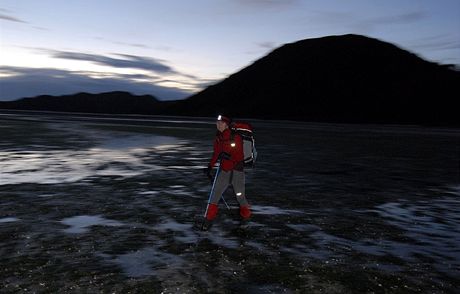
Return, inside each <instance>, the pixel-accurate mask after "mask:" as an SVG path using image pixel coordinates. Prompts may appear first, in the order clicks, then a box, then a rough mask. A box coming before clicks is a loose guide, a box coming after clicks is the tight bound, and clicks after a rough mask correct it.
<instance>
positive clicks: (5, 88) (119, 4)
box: [0, 0, 460, 100]
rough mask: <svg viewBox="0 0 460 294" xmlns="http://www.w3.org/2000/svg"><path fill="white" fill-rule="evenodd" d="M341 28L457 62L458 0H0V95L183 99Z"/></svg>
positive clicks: (441, 60) (459, 55) (459, 33)
mask: <svg viewBox="0 0 460 294" xmlns="http://www.w3.org/2000/svg"><path fill="white" fill-rule="evenodd" d="M349 33H353V34H362V35H366V36H369V37H374V38H377V39H380V40H382V41H386V42H390V43H393V44H395V45H397V46H399V47H401V48H403V49H406V50H409V51H411V52H413V53H416V54H417V55H419V56H420V57H422V58H424V59H427V60H429V61H434V62H438V63H442V64H456V65H460V1H459V0H431V1H416V0H398V1H396V0H375V1H366V0H347V1H345V0H246V1H245V0H194V1H188V0H187V1H186V0H183V1H175V0H164V1H163V0H160V1H150V0H149V1H147V0H132V1H127V0H125V1H122V0H78V1H62V0H40V1H36V0H0V100H12V99H17V98H21V97H31V96H37V95H41V94H51V95H62V94H73V93H77V92H89V93H100V92H108V91H116V90H119V91H129V92H131V93H133V94H152V95H154V96H156V97H157V98H159V99H167V100H169V99H181V98H185V97H187V96H189V95H191V94H192V93H195V92H197V91H199V90H202V89H204V88H205V87H206V86H208V85H210V84H213V83H216V82H218V81H220V80H222V79H224V78H225V77H227V76H228V75H230V74H232V73H235V72H236V71H238V70H240V69H242V68H244V67H246V66H247V65H249V64H250V63H252V62H253V61H255V60H257V59H259V58H261V57H263V56H265V55H266V54H267V53H269V52H270V51H271V50H273V49H275V48H276V47H279V46H281V45H283V44H285V43H291V42H295V41H298V40H301V39H307V38H316V37H323V36H328V35H342V34H349Z"/></svg>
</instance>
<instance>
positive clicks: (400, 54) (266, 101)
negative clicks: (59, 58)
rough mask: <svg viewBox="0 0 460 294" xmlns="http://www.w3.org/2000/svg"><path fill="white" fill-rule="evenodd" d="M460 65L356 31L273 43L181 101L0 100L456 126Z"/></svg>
mask: <svg viewBox="0 0 460 294" xmlns="http://www.w3.org/2000/svg"><path fill="white" fill-rule="evenodd" d="M459 85H460V72H457V71H454V70H452V69H449V68H448V66H444V65H439V64H436V63H433V62H428V61H425V60H423V59H421V58H419V57H418V56H416V55H415V54H412V53H410V52H408V51H405V50H402V49H401V48H398V47H397V46H395V45H393V44H390V43H387V42H383V41H380V40H377V39H373V38H368V37H365V36H360V35H342V36H328V37H323V38H315V39H306V40H302V41H298V42H295V43H291V44H286V45H284V46H281V47H279V48H278V49H275V50H274V51H272V52H271V53H269V54H268V55H267V56H265V57H263V58H261V59H259V60H257V61H255V62H254V63H253V64H251V65H249V66H248V67H246V68H244V69H242V70H240V71H239V72H237V73H235V74H232V75H230V76H229V77H228V78H226V79H225V80H223V81H222V82H220V83H218V84H215V85H213V86H210V87H208V88H206V89H205V90H203V91H201V92H199V93H197V94H195V95H193V96H191V97H189V98H188V99H185V100H178V101H173V102H171V101H169V102H161V101H158V100H156V99H155V98H154V97H152V96H134V95H131V94H129V93H125V92H112V93H106V94H98V95H91V94H83V93H82V94H77V95H71V96H62V97H51V96H41V97H37V98H28V99H22V100H18V101H15V102H3V103H0V108H15V109H36V110H59V111H78V112H96V113H138V114H169V115H191V116H214V115H216V114H217V113H219V112H223V113H227V114H229V115H232V116H234V117H252V118H266V119H290V120H303V121H323V122H366V123H429V124H455V125H460V116H459V115H458V111H456V109H457V106H456V104H457V103H456V102H455V99H456V97H457V96H458V92H459Z"/></svg>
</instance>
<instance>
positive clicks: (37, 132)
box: [0, 114, 460, 293]
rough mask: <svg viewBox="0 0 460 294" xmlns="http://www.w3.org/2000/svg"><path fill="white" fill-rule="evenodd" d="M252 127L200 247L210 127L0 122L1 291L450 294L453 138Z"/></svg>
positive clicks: (413, 131) (172, 121) (455, 216)
mask: <svg viewBox="0 0 460 294" xmlns="http://www.w3.org/2000/svg"><path fill="white" fill-rule="evenodd" d="M253 124H254V126H255V128H256V135H257V145H258V151H259V162H258V165H257V167H256V169H254V170H248V171H247V195H248V198H249V200H250V202H251V204H252V208H253V211H254V215H253V219H252V223H251V226H250V227H249V228H248V229H247V230H240V229H238V225H237V224H238V216H237V208H236V201H235V199H234V198H233V196H232V193H231V191H227V193H226V194H225V198H226V200H227V202H229V204H230V205H231V206H232V210H230V211H227V210H226V208H225V206H224V205H221V210H220V215H219V218H218V219H217V221H216V223H215V225H214V226H213V227H212V229H211V231H210V232H207V233H201V232H197V231H194V230H193V229H192V226H193V222H194V219H195V217H196V216H197V215H200V214H202V213H203V212H204V208H205V203H206V201H207V196H208V193H209V189H210V184H209V182H208V180H207V179H206V177H205V176H204V175H203V174H202V172H201V170H202V168H203V167H205V165H206V163H207V160H208V158H209V156H210V150H211V144H212V138H213V135H214V132H215V131H214V126H213V124H212V122H210V121H207V120H202V121H199V120H194V121H191V120H184V119H180V118H167V119H164V118H157V119H155V121H153V120H147V119H145V118H142V120H140V118H124V119H123V120H119V119H115V118H110V117H103V119H102V118H101V117H99V118H84V117H77V118H69V117H68V118H66V119H63V118H62V117H58V116H55V115H54V116H52V115H48V116H34V115H32V116H28V115H12V114H8V115H5V114H3V115H0V167H1V168H0V264H1V267H0V289H1V290H0V292H1V293H205V292H210V293H458V292H457V291H458V289H459V287H460V278H459V277H460V213H459V211H460V183H459V179H460V175H459V146H460V145H459V138H460V131H458V130H452V129H450V130H449V129H429V128H421V127H407V126H406V127H397V126H391V127H390V126H363V125H354V126H353V125H330V124H298V123H289V122H284V123H277V122H266V121H265V122H262V121H255V122H253Z"/></svg>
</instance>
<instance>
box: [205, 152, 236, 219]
mask: <svg viewBox="0 0 460 294" xmlns="http://www.w3.org/2000/svg"><path fill="white" fill-rule="evenodd" d="M221 165H222V158H221V159H220V161H219V168H218V169H217V172H216V175H215V176H214V180H213V182H212V188H211V192H209V198H208V204H207V205H206V211H205V212H204V217H205V218H206V214H207V213H208V208H209V204H211V197H212V193H213V192H214V188H215V186H216V181H217V177H218V176H219V173H220V169H221ZM221 198H222V200H223V201H224V203H225V206H227V209H228V210H230V206H228V204H227V201H225V198H224V195H221Z"/></svg>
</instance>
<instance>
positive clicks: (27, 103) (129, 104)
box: [0, 92, 164, 114]
mask: <svg viewBox="0 0 460 294" xmlns="http://www.w3.org/2000/svg"><path fill="white" fill-rule="evenodd" d="M162 105H164V104H163V103H162V102H160V101H158V100H157V99H156V98H155V97H153V96H151V95H143V96H136V95H132V94H130V93H127V92H108V93H101V94H88V93H78V94H75V95H65V96H48V95H43V96H38V97H35V98H23V99H19V100H16V101H11V102H3V103H0V108H7V109H23V110H47V111H64V112H88V113H113V114H152V113H154V112H155V111H159V108H160V107H162Z"/></svg>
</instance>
